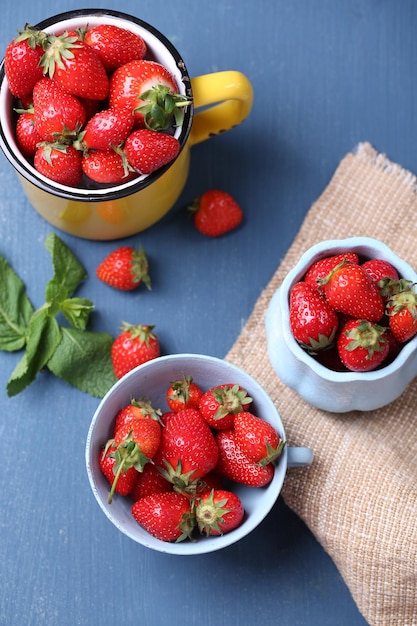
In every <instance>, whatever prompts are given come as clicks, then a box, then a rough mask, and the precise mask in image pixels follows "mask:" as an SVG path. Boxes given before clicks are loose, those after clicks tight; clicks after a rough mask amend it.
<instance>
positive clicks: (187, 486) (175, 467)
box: [154, 409, 219, 491]
mask: <svg viewBox="0 0 417 626" xmlns="http://www.w3.org/2000/svg"><path fill="white" fill-rule="evenodd" d="M218 455H219V452H218V449H217V445H216V441H215V439H214V436H213V434H212V432H211V430H210V428H209V426H208V424H207V423H206V421H205V420H204V419H203V418H202V416H201V413H200V412H199V411H198V410H197V409H182V410H181V411H178V413H174V414H173V415H171V416H170V418H169V419H168V420H167V421H166V423H165V426H164V428H163V429H162V437H161V445H160V448H159V450H158V452H157V454H156V455H155V458H154V463H155V465H157V466H158V467H159V468H160V471H161V472H162V475H163V476H165V478H166V479H167V480H169V481H170V482H171V483H172V484H173V485H174V488H175V489H176V490H179V491H188V490H191V491H192V490H193V489H195V486H196V481H198V480H199V479H200V478H202V477H203V476H205V475H206V474H208V473H209V472H211V471H212V470H213V469H214V467H215V466H216V463H217V459H218Z"/></svg>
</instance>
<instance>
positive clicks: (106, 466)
mask: <svg viewBox="0 0 417 626" xmlns="http://www.w3.org/2000/svg"><path fill="white" fill-rule="evenodd" d="M115 452H116V448H115V446H113V445H109V446H106V447H105V448H104V450H102V451H100V457H99V466H100V469H101V471H102V472H103V474H104V476H105V477H106V478H107V481H108V483H109V485H113V483H114V477H115V469H114V468H115V465H116V462H117V461H116V459H115V457H114V454H115ZM137 476H138V472H137V470H136V469H135V468H134V467H130V468H129V469H128V470H127V471H126V472H120V475H119V478H118V480H117V483H116V485H115V488H114V489H115V492H116V493H118V494H120V495H121V496H127V495H128V494H130V492H131V491H132V489H134V487H135V485H136V477H137Z"/></svg>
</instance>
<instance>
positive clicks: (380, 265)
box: [361, 259, 399, 283]
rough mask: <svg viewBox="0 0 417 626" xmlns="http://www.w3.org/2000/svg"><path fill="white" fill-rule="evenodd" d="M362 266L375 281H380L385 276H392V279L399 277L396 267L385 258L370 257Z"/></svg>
mask: <svg viewBox="0 0 417 626" xmlns="http://www.w3.org/2000/svg"><path fill="white" fill-rule="evenodd" d="M361 267H362V269H364V270H365V271H366V272H367V273H368V274H369V276H370V277H371V278H372V280H373V281H374V283H378V282H379V281H380V280H383V279H384V278H390V279H391V280H398V279H399V276H398V272H397V270H396V269H395V267H394V266H393V265H391V263H389V262H388V261H385V260H384V259H369V260H368V261H365V263H362V265H361Z"/></svg>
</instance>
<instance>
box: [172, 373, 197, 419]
mask: <svg viewBox="0 0 417 626" xmlns="http://www.w3.org/2000/svg"><path fill="white" fill-rule="evenodd" d="M202 395H203V391H202V389H201V388H200V387H199V386H198V385H197V384H196V383H195V382H193V379H192V377H191V376H188V377H185V376H183V377H182V379H180V380H174V381H173V382H172V383H171V384H170V386H169V387H168V390H167V392H166V400H167V404H168V406H169V408H170V409H171V411H174V412H175V413H177V412H178V411H180V410H181V409H198V406H199V403H200V398H201V396H202Z"/></svg>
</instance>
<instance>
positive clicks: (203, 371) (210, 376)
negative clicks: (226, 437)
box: [86, 354, 312, 555]
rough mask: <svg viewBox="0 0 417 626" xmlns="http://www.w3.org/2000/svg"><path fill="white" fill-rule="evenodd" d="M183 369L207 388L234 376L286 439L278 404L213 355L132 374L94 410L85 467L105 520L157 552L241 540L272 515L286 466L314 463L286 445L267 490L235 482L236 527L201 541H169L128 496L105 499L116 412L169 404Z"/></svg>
mask: <svg viewBox="0 0 417 626" xmlns="http://www.w3.org/2000/svg"><path fill="white" fill-rule="evenodd" d="M184 372H186V373H190V374H192V376H193V379H194V380H195V381H199V383H200V384H201V386H202V387H203V388H211V387H214V386H218V385H220V384H222V383H223V382H224V381H225V380H236V381H237V383H238V384H240V385H241V386H242V387H244V388H245V389H246V390H247V391H248V393H249V395H250V396H251V397H253V398H254V404H255V406H254V409H256V411H257V413H258V414H259V416H260V417H261V418H263V419H265V420H267V421H268V422H270V423H271V424H272V425H273V426H274V428H275V429H276V430H277V431H278V432H279V433H280V434H281V436H282V437H283V438H284V439H285V430H284V426H283V424H282V421H281V418H280V416H279V414H278V412H277V410H276V407H275V405H274V403H273V402H272V400H271V399H270V398H269V396H268V395H267V394H266V392H265V391H264V390H263V388H262V387H261V386H260V385H259V383H257V382H256V381H255V380H254V379H253V378H252V377H250V376H249V375H248V374H246V373H245V372H243V371H242V370H240V369H239V368H237V367H235V366H234V365H232V364H230V363H227V362H226V361H224V360H221V359H217V358H215V357H210V356H204V355H197V354H179V355H170V356H164V357H159V358H157V359H153V360H152V361H149V362H148V363H145V364H143V365H141V366H139V367H138V368H136V369H135V370H133V371H131V372H130V373H128V374H127V375H126V376H125V377H123V378H122V379H121V380H120V381H118V383H116V385H115V386H114V387H113V388H112V389H111V390H110V391H109V393H108V394H107V395H106V396H105V398H103V400H102V401H101V403H100V405H99V407H98V408H97V411H96V412H95V414H94V416H93V419H92V422H91V425H90V429H89V432H88V436H87V443H86V466H87V474H88V477H89V481H90V485H91V488H92V491H93V494H94V496H95V498H96V500H97V502H98V504H99V506H100V507H101V509H102V510H103V512H104V514H105V515H106V516H107V518H108V519H109V520H110V521H111V522H112V523H113V524H114V525H115V526H116V528H118V530H120V531H121V532H123V533H124V534H126V535H127V536H128V537H130V538H131V539H132V540H134V541H136V542H138V543H140V544H142V545H144V546H146V547H148V548H151V549H153V550H158V551H161V552H168V553H171V554H178V555H194V554H202V553H206V552H212V551H215V550H220V549H222V548H225V547H227V546H229V545H231V544H233V543H235V542H236V541H239V540H240V539H242V538H243V537H245V536H246V535H248V534H249V533H250V532H251V531H252V530H254V529H255V528H256V527H257V526H258V525H259V524H260V522H261V521H262V520H263V519H264V518H265V516H266V515H267V514H268V513H269V511H270V510H271V508H272V507H273V505H274V504H275V502H276V500H277V498H278V496H279V494H280V491H281V488H282V484H283V482H284V479H285V475H286V472H287V468H288V467H291V466H294V465H308V464H310V463H311V461H312V451H311V450H310V449H309V448H303V447H291V446H285V448H284V451H283V452H282V455H281V457H280V459H279V462H278V463H277V465H276V468H275V471H274V475H273V478H272V480H271V482H270V483H269V484H268V485H267V486H266V487H263V488H254V487H247V486H244V485H234V486H233V491H234V492H235V493H236V495H237V496H238V497H239V498H240V499H241V501H242V504H243V507H244V510H245V517H244V519H243V521H242V523H241V524H240V526H239V527H238V528H236V529H235V530H232V531H230V532H229V533H227V534H224V535H222V536H213V537H202V538H198V539H197V541H194V542H189V541H184V542H181V543H173V544H172V543H167V542H164V541H161V540H159V539H156V538H155V537H152V536H151V535H150V534H149V533H148V532H147V531H145V530H144V528H142V527H141V526H139V525H138V523H137V522H136V521H135V519H133V517H132V515H131V506H132V503H131V502H130V501H129V499H128V498H115V499H114V500H113V502H112V504H111V505H109V504H108V503H107V497H108V481H107V480H106V478H105V477H104V476H103V474H102V473H101V471H100V468H99V466H98V462H97V459H98V457H99V454H98V453H99V450H100V448H101V446H102V445H103V442H104V441H106V440H107V439H108V438H109V437H111V435H112V429H113V425H114V419H115V415H116V414H117V412H118V411H119V410H120V409H121V408H122V407H123V406H124V405H126V403H128V402H129V399H130V398H131V397H140V396H142V395H144V396H146V397H149V398H150V399H151V401H152V405H153V406H158V407H160V406H165V404H166V390H167V385H168V384H169V381H172V380H177V379H181V378H182V376H183V375H184Z"/></svg>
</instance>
